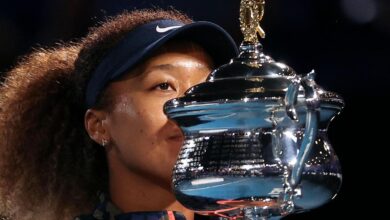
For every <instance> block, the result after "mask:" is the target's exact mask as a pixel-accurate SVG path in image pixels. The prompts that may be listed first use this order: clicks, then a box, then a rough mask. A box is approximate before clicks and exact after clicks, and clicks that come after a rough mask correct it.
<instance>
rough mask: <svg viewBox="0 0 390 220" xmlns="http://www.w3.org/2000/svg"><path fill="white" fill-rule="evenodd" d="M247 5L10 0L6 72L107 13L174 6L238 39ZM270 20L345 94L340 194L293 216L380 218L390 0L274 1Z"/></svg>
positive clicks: (335, 133)
mask: <svg viewBox="0 0 390 220" xmlns="http://www.w3.org/2000/svg"><path fill="white" fill-rule="evenodd" d="M239 4H240V0H193V1H188V0H187V1H183V0H155V1H146V0H113V1H106V0H34V1H29V0H12V1H11V0H2V1H1V7H0V74H4V73H5V72H6V71H7V70H8V69H10V68H11V67H12V66H13V65H15V64H16V62H17V60H18V58H20V56H21V55H24V54H26V53H28V52H30V51H32V50H33V48H38V47H41V46H44V47H49V46H54V45H55V44H56V43H58V42H61V41H70V40H77V39H78V38H79V37H82V36H84V35H85V34H86V32H87V30H88V27H90V26H92V25H94V24H96V23H97V22H98V21H100V20H102V19H103V18H104V17H105V16H109V15H115V14H117V13H119V12H121V11H123V10H125V9H127V10H132V9H140V8H150V7H160V8H168V7H170V6H173V7H174V8H176V9H179V10H181V11H184V12H186V13H187V14H189V15H190V16H191V17H192V18H194V19H195V20H208V21H213V22H215V23H218V24H219V25H221V26H222V27H224V28H225V29H227V30H228V32H230V33H231V34H232V36H233V37H234V39H235V40H236V42H237V44H239V43H240V42H241V40H242V36H241V34H240V31H239V22H238V12H239ZM262 27H263V29H264V30H265V31H266V34H267V36H266V39H264V40H263V41H262V44H263V46H264V50H265V53H266V54H268V55H270V56H272V57H273V58H274V59H275V60H277V61H282V62H285V63H286V64H288V65H289V66H291V67H293V68H294V69H295V70H296V71H297V72H298V73H307V72H309V71H310V70H312V69H315V70H316V72H317V74H318V75H317V80H316V81H317V83H318V84H320V85H321V86H322V87H324V88H325V89H326V90H331V91H335V92H337V93H339V94H341V95H342V96H343V97H344V99H345V101H346V108H345V109H344V110H343V112H342V114H341V115H339V117H337V118H336V119H335V120H334V121H333V122H332V123H331V125H330V128H329V137H330V140H331V143H332V144H333V147H334V148H335V150H336V152H337V154H338V156H339V157H340V160H341V163H342V167H343V178H344V179H343V181H344V182H343V186H342V189H341V191H340V193H339V195H338V196H337V197H336V198H335V200H334V201H332V202H331V203H329V204H327V205H326V206H324V207H322V208H319V209H316V210H312V211H311V212H308V213H304V214H299V215H295V216H289V217H287V218H286V219H328V218H336V219H339V218H340V219H341V218H347V217H351V216H356V215H359V216H360V217H363V216H366V217H368V218H369V219H372V218H373V216H375V215H376V214H379V213H382V212H383V210H381V209H380V208H379V207H380V202H379V200H378V198H379V196H381V197H384V195H385V193H386V185H385V181H384V175H386V173H385V172H384V168H385V167H386V165H385V162H384V161H385V160H384V159H382V157H383V155H384V154H383V151H384V149H385V148H386V147H388V146H389V144H388V142H387V141H388V139H387V136H386V134H385V132H386V130H388V128H386V127H385V128H383V126H386V125H387V123H386V121H388V119H387V117H386V113H387V111H386V107H385V106H386V105H387V103H386V102H388V101H389V100H390V99H389V98H390V93H389V92H388V90H387V89H388V87H389V86H388V82H389V79H390V68H389V67H388V63H389V62H390V55H389V53H390V43H389V42H390V1H388V0H288V1H283V0H268V1H267V5H266V12H265V18H264V20H263V24H262ZM216 43H217V42H216ZM381 127H382V128H381ZM381 130H382V131H383V132H380V131H381ZM380 181H383V182H380ZM384 198H385V199H386V197H384Z"/></svg>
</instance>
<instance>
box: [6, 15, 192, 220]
mask: <svg viewBox="0 0 390 220" xmlns="http://www.w3.org/2000/svg"><path fill="white" fill-rule="evenodd" d="M158 19H175V20H179V21H182V22H184V23H189V22H191V19H189V18H188V17H187V16H185V15H183V14H182V13H180V12H178V11H175V10H160V9H153V10H138V11H133V12H124V13H122V14H120V15H118V16H115V17H111V18H108V19H107V20H106V21H105V22H103V23H101V24H100V25H98V26H97V27H94V28H92V29H91V30H90V32H89V33H88V35H87V36H86V37H85V38H83V39H81V40H80V41H79V42H76V43H75V42H73V43H68V44H64V43H63V44H61V45H58V46H56V47H55V48H51V49H38V50H36V51H35V52H33V53H32V54H30V55H28V56H26V57H25V58H24V59H22V60H21V61H20V62H19V64H18V65H16V67H14V68H13V69H12V70H11V71H9V72H8V73H7V75H6V78H5V80H4V83H3V84H2V85H1V87H0V140H1V141H0V198H1V199H0V216H2V215H4V216H8V217H10V218H14V219H71V218H72V217H74V216H76V215H78V214H80V213H84V212H90V211H91V210H92V208H93V206H94V204H95V203H96V202H97V201H96V200H97V196H96V193H97V192H98V191H99V190H102V191H105V190H108V189H107V187H108V168H107V161H106V157H105V151H104V149H103V148H102V147H101V146H99V145H97V144H96V143H94V142H93V141H92V140H91V139H90V138H89V136H88V135H87V132H86V131H85V128H84V114H85V110H86V109H85V104H84V89H85V87H86V83H87V81H88V79H89V78H90V75H91V74H92V72H93V70H94V68H95V67H96V66H97V65H98V63H99V62H100V61H101V59H102V58H103V57H104V55H105V54H106V53H107V51H108V50H109V49H110V48H112V47H113V46H114V45H116V44H117V43H118V41H120V40H121V39H122V38H123V37H124V35H125V34H126V33H127V32H128V31H130V30H132V29H133V28H134V27H136V26H139V25H141V24H144V23H147V22H150V21H153V20H158ZM106 96H107V95H105V94H104V92H103V94H102V95H101V97H100V99H99V100H98V102H97V104H96V106H95V107H94V108H108V107H107V106H108V103H107V100H109V98H106Z"/></svg>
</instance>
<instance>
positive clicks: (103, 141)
mask: <svg viewBox="0 0 390 220" xmlns="http://www.w3.org/2000/svg"><path fill="white" fill-rule="evenodd" d="M107 142H108V141H107V140H106V139H103V140H102V146H103V147H106V145H107Z"/></svg>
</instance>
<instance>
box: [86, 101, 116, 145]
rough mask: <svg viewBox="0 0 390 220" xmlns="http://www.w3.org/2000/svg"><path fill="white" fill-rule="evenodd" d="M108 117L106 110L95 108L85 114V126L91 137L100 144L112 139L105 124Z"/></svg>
mask: <svg viewBox="0 0 390 220" xmlns="http://www.w3.org/2000/svg"><path fill="white" fill-rule="evenodd" d="M106 117H107V113H106V112H104V111H101V110H95V109H88V110H87V112H86V113H85V115H84V126H85V129H86V130H87V133H88V135H89V137H90V138H91V139H92V140H94V141H95V142H96V143H98V144H100V145H102V144H103V141H109V140H110V135H109V133H108V129H107V127H106V124H105V120H106Z"/></svg>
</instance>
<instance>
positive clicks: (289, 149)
mask: <svg viewBox="0 0 390 220" xmlns="http://www.w3.org/2000/svg"><path fill="white" fill-rule="evenodd" d="M263 14H264V0H242V1H241V7H240V23H241V30H242V32H243V34H244V41H243V42H242V44H241V46H240V54H239V56H238V57H236V58H233V59H232V61H231V62H230V63H229V64H225V65H223V66H221V67H219V68H218V69H216V70H214V71H213V72H212V73H211V74H210V76H209V77H208V79H207V81H206V82H204V83H201V84H198V85H196V86H194V87H192V88H191V89H189V90H188V91H187V92H186V94H185V96H183V97H180V98H177V99H173V100H170V101H168V102H167V103H166V104H165V106H164V111H165V113H166V114H167V115H168V117H169V118H170V119H172V120H173V121H175V122H176V123H177V124H178V125H179V126H180V128H181V129H182V131H183V133H184V135H185V141H184V144H183V146H182V148H181V151H180V153H179V157H178V160H177V162H176V165H175V167H174V171H173V189H174V192H175V195H176V197H177V199H178V200H179V201H180V202H181V203H182V204H183V205H184V206H186V207H187V208H189V209H192V210H194V211H196V212H197V213H199V214H203V215H217V216H221V217H227V218H244V219H279V218H280V217H282V216H285V215H288V214H290V213H293V212H303V211H307V210H310V209H313V208H316V207H319V206H321V205H323V204H325V203H327V202H328V201H330V200H331V199H333V198H334V197H335V196H336V194H337V192H338V191H339V189H340V186H341V182H342V174H341V169H340V163H339V160H338V158H337V156H336V154H335V152H334V150H333V148H332V146H331V144H330V142H329V140H328V137H327V128H328V125H329V123H330V121H331V120H332V119H333V118H334V117H335V116H336V115H337V114H339V112H340V110H341V109H342V108H343V106H344V102H343V99H342V98H341V97H340V96H339V95H337V94H336V93H333V92H329V91H325V90H323V89H322V88H321V87H319V86H318V85H317V84H316V83H315V81H314V76H315V73H314V71H312V72H310V73H308V74H305V75H298V74H297V73H296V72H295V71H294V70H293V69H292V68H291V67H289V66H287V65H285V64H283V63H279V62H275V61H274V60H273V59H272V58H271V57H269V56H266V55H264V54H263V51H262V46H261V44H260V43H259V40H258V39H259V38H258V35H260V36H261V37H264V35H265V34H264V31H263V30H262V28H261V27H260V25H259V22H260V21H261V19H262V17H263Z"/></svg>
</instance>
